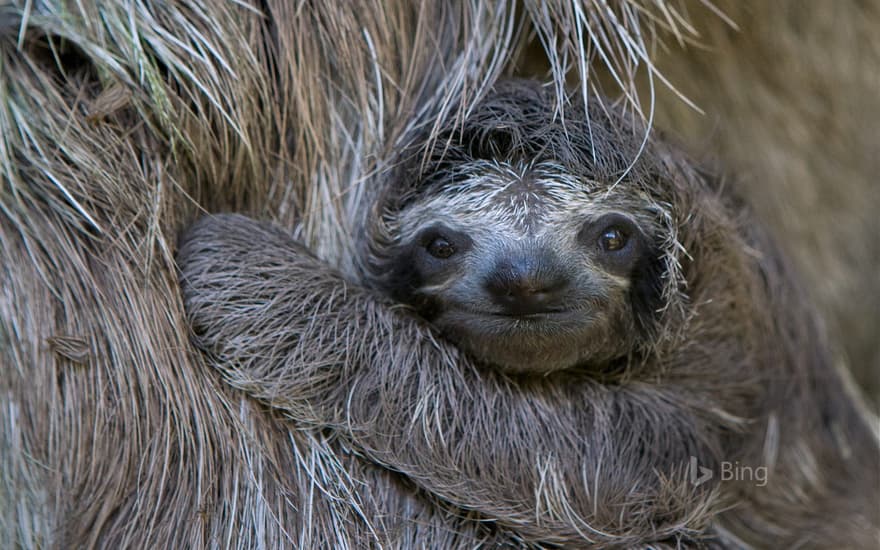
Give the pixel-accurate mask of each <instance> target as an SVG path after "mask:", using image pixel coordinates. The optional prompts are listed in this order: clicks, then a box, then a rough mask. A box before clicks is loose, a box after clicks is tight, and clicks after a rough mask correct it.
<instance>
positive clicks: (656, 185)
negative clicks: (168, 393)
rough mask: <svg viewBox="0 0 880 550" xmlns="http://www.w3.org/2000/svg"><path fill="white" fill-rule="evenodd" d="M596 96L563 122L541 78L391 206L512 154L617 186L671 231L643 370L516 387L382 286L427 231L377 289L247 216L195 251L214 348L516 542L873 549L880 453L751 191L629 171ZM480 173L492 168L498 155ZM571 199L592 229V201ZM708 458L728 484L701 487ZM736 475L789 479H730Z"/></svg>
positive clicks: (297, 408)
mask: <svg viewBox="0 0 880 550" xmlns="http://www.w3.org/2000/svg"><path fill="white" fill-rule="evenodd" d="M592 107H594V108H593V109H589V110H587V109H584V108H583V107H582V106H578V104H577V102H575V103H574V104H573V105H570V106H569V107H567V108H566V111H565V113H564V114H565V116H564V117H560V118H559V119H555V118H554V112H555V107H554V105H553V101H552V95H551V94H548V93H545V92H543V91H542V90H541V88H540V87H539V86H538V85H537V84H528V83H522V82H520V83H505V84H502V85H499V88H498V89H497V90H496V91H493V92H492V93H490V94H489V96H488V97H487V98H486V100H485V102H484V103H483V104H479V105H477V106H476V107H475V108H474V110H473V115H472V116H473V117H474V119H475V120H473V121H472V120H470V119H465V120H464V121H463V122H462V123H460V124H456V123H454V122H453V123H452V124H453V128H454V129H453V130H452V134H451V135H449V137H448V141H447V142H446V144H445V147H444V149H443V151H444V152H445V155H446V156H444V154H443V153H440V154H439V156H438V157H436V158H434V159H432V160H430V161H427V162H425V163H421V166H422V168H421V170H420V172H419V176H420V177H419V176H416V175H415V174H413V173H411V172H408V171H405V170H404V171H401V172H399V173H400V174H403V175H406V176H407V177H404V178H402V179H401V180H394V179H391V180H389V181H388V183H387V185H388V187H389V189H388V192H387V193H385V194H380V196H382V197H383V198H382V199H380V200H382V202H383V204H385V208H384V209H383V208H380V209H379V210H380V211H386V209H387V208H392V211H391V212H387V213H386V217H390V218H394V217H395V216H394V210H393V208H394V207H395V206H396V207H398V208H403V209H404V210H406V209H417V208H418V207H419V204H420V203H419V201H420V200H424V201H426V202H433V201H435V200H441V199H442V197H443V194H444V192H447V193H450V201H455V200H457V197H456V196H455V193H457V192H460V190H457V186H460V185H467V181H468V180H466V179H465V180H459V183H458V184H456V183H455V182H456V180H452V181H451V182H449V181H447V182H445V183H444V181H443V178H444V177H449V174H450V172H451V170H452V167H451V166H450V165H454V164H455V163H456V162H462V163H465V166H468V164H467V162H468V159H470V160H472V158H473V155H474V151H475V150H476V151H479V152H484V151H486V150H491V152H492V154H494V155H496V156H497V160H498V162H499V163H502V162H504V160H505V159H509V158H510V155H514V156H515V157H516V158H521V159H524V160H526V161H528V160H534V161H535V162H540V161H541V160H542V159H545V158H557V159H559V162H560V163H561V165H562V166H563V167H564V168H563V169H562V170H561V171H562V172H563V173H567V174H570V175H571V176H572V179H573V180H575V181H578V182H581V183H580V184H579V185H580V186H581V188H582V192H583V193H584V194H588V192H592V191H595V189H594V188H595V187H598V188H599V189H600V190H602V192H600V193H597V194H596V195H593V198H592V199H591V201H589V204H592V205H593V206H597V205H601V204H603V197H604V201H605V202H604V203H605V204H606V205H607V206H608V207H616V208H618V209H625V210H626V212H627V213H628V214H630V215H632V216H634V217H636V216H639V217H646V218H648V219H650V220H651V221H652V223H654V224H655V225H656V226H657V227H658V228H660V229H659V231H660V232H661V235H659V236H658V238H657V241H658V243H660V244H659V246H661V250H660V251H659V254H660V258H661V262H662V267H661V268H660V270H659V272H658V273H657V274H656V276H657V277H658V281H660V283H659V284H661V285H662V286H663V288H662V292H661V296H662V298H661V300H660V303H658V304H656V308H657V313H658V314H657V317H656V318H652V319H651V320H650V321H647V323H649V324H650V325H651V326H650V328H649V329H648V330H646V331H645V332H644V333H643V334H641V335H640V336H638V337H637V338H636V339H635V340H634V341H630V340H626V341H627V342H632V343H631V348H630V349H629V350H624V352H623V357H622V358H621V359H622V361H621V360H616V361H614V362H610V361H609V362H607V363H602V362H599V363H596V362H594V363H591V364H589V365H586V366H574V367H572V368H569V369H567V370H565V371H562V372H556V373H554V374H553V375H545V376H538V377H535V376H526V377H518V378H516V379H510V378H506V377H505V376H504V375H502V374H499V373H497V372H496V370H495V368H494V367H492V366H491V363H492V357H488V358H486V357H483V359H484V360H485V361H483V364H482V365H476V364H474V363H473V361H472V359H471V358H470V357H469V356H468V355H466V354H464V353H462V352H460V351H459V350H458V349H457V348H455V347H453V345H451V344H450V343H449V342H448V341H446V340H444V339H442V338H439V337H438V336H437V335H436V333H435V332H434V331H433V330H432V328H431V327H430V326H427V325H426V323H425V321H423V320H420V319H419V318H418V317H416V316H414V315H413V314H412V313H411V312H409V311H407V310H406V309H405V308H401V307H400V306H399V304H398V305H396V304H395V303H394V302H393V301H392V300H390V299H389V298H388V297H387V296H386V295H385V294H386V292H388V291H390V290H393V289H394V286H391V287H384V286H383V285H384V284H385V283H384V281H385V280H386V279H385V278H384V277H383V275H384V274H385V273H387V271H388V270H387V268H383V266H384V265H385V264H386V262H385V261H384V258H385V257H386V256H388V255H389V252H390V251H389V250H387V249H384V248H385V247H389V248H393V247H394V246H396V245H397V243H399V241H400V240H406V239H407V238H408V236H407V235H394V234H393V233H394V231H395V230H397V231H399V230H401V228H402V227H406V226H405V225H404V226H394V225H392V226H391V227H392V228H393V229H392V230H391V231H392V235H389V240H388V241H386V242H382V241H378V242H376V243H370V244H371V245H372V246H371V252H372V253H373V255H374V256H376V257H377V259H375V260H373V263H375V265H377V267H378V271H379V272H378V273H377V274H376V279H375V281H376V282H375V283H374V284H375V285H376V287H377V288H375V289H373V290H369V289H367V288H365V287H363V286H360V285H358V284H357V283H352V282H349V281H346V280H345V279H344V278H343V277H342V276H341V275H340V274H339V273H338V272H337V271H335V270H333V269H332V268H330V267H329V266H327V265H326V264H324V263H322V262H321V261H320V260H317V259H316V258H315V257H314V256H313V255H312V254H311V253H310V252H308V250H307V249H306V248H305V247H303V246H302V245H300V244H298V243H297V242H296V241H294V240H292V239H291V238H290V237H288V236H286V235H285V234H284V232H283V231H282V230H280V229H278V228H273V227H271V226H267V225H260V224H258V223H257V222H253V221H251V220H248V219H247V218H244V217H241V216H219V217H208V218H205V219H204V220H202V221H200V222H198V223H197V224H196V225H195V227H194V229H192V230H191V231H189V232H188V233H187V234H186V235H185V237H184V240H183V243H182V247H181V250H180V256H179V262H180V266H181V270H182V273H181V284H182V286H183V290H184V303H185V306H186V307H187V310H188V312H189V314H190V316H191V319H192V322H193V325H194V330H195V332H196V338H197V342H198V343H199V345H200V347H202V348H203V349H204V350H205V351H206V352H208V353H209V355H210V356H211V358H212V362H213V364H214V365H215V366H216V367H217V368H219V369H220V370H221V371H222V372H223V373H224V375H225V377H226V379H227V380H228V381H229V382H230V383H231V384H233V385H234V386H236V387H238V388H241V389H243V390H244V391H245V392H247V393H248V394H250V395H253V396H255V397H258V398H260V399H263V400H266V401H267V402H269V403H270V404H271V405H272V406H273V407H276V408H280V409H282V410H284V411H286V412H287V414H288V415H289V416H290V417H291V418H292V420H293V421H294V423H295V424H296V425H297V426H300V427H310V428H312V429H326V430H330V431H331V432H330V433H335V434H338V436H339V437H340V438H341V439H342V440H343V441H345V442H347V443H348V444H350V445H352V446H353V447H354V448H355V449H357V450H358V451H359V452H361V453H363V454H364V456H365V460H366V462H367V463H375V464H380V465H383V466H385V467H388V468H389V469H390V470H392V471H394V472H398V473H399V474H400V475H402V476H403V477H404V478H405V479H407V480H409V481H411V482H412V483H413V484H415V485H416V486H417V487H420V488H421V489H423V490H424V491H425V494H426V495H431V496H432V497H434V498H437V499H440V500H442V501H445V502H449V503H451V504H452V505H453V506H456V507H458V508H459V509H461V510H462V511H464V510H470V511H474V512H477V513H478V514H479V518H480V520H479V522H480V524H483V525H485V524H487V523H491V524H497V527H496V528H497V533H498V534H499V535H500V536H505V535H506V536H509V537H510V538H511V539H522V540H525V541H527V542H530V543H536V544H563V545H572V546H579V545H584V544H591V545H595V546H596V547H612V546H614V547H616V546H627V547H629V546H634V545H643V546H647V545H650V544H652V543H667V544H677V543H681V542H689V543H691V544H715V545H723V546H730V547H740V546H741V545H756V546H760V545H762V544H766V543H767V542H769V541H772V545H774V546H782V547H803V546H808V547H823V546H826V545H829V544H843V545H844V546H851V547H867V546H869V545H870V544H871V542H872V541H874V540H875V539H876V537H877V536H878V535H880V517H878V513H877V504H878V495H877V493H876V490H875V488H876V485H877V483H880V478H878V474H880V472H878V469H877V464H878V462H877V461H878V459H880V446H878V440H877V437H876V435H875V434H873V433H872V431H871V428H870V426H869V424H868V420H867V419H866V418H864V417H863V416H861V414H860V412H859V410H858V407H857V406H856V404H855V402H854V400H853V396H852V395H851V394H849V392H848V391H847V389H846V388H845V386H844V383H843V381H842V380H841V378H840V376H839V374H838V373H837V372H836V370H835V369H834V367H833V365H832V363H831V360H830V355H829V354H828V352H827V349H826V343H825V342H824V340H823V338H822V335H821V332H820V330H819V326H818V323H817V317H816V315H815V314H814V313H813V311H812V310H811V309H810V307H809V305H808V303H807V302H806V301H805V300H804V299H803V296H802V291H801V290H800V286H799V284H798V281H797V277H796V276H795V275H794V274H793V273H792V272H791V270H790V269H789V267H788V266H787V262H786V260H785V259H784V258H783V257H782V256H781V254H780V253H779V252H778V251H777V249H776V248H775V246H774V245H773V244H772V241H771V240H770V239H768V238H767V237H766V235H765V234H764V232H763V231H762V229H761V228H760V226H759V225H758V224H757V223H756V222H755V219H754V217H753V216H752V215H751V214H750V212H749V211H748V209H747V208H746V207H745V206H744V205H743V204H742V202H741V201H739V200H738V199H737V198H736V197H735V196H732V195H731V194H730V191H729V190H728V189H726V188H725V187H724V186H722V185H720V184H719V182H718V181H715V180H712V179H707V177H706V176H704V175H701V174H700V173H698V172H697V171H695V170H694V169H693V168H691V167H690V166H689V163H688V162H687V160H686V159H684V158H683V157H681V156H680V155H678V154H677V153H675V151H674V150H672V149H670V148H668V147H666V146H664V145H663V144H660V143H656V142H655V141H652V142H651V143H649V144H648V146H647V147H644V148H642V151H641V154H640V155H639V158H638V161H637V162H636V163H635V164H634V165H630V164H629V161H628V160H627V159H629V158H632V153H633V151H635V150H636V149H638V148H639V147H640V141H639V139H638V136H639V135H640V134H639V132H638V131H637V130H636V129H634V128H633V125H632V124H631V123H630V122H629V121H627V120H626V118H625V117H622V116H620V115H619V114H617V113H614V112H609V111H606V112H603V111H602V110H601V109H599V108H598V107H597V106H596V105H594V106H592ZM586 112H590V113H591V114H590V115H589V116H585V113H586ZM486 113H491V116H485V115H486ZM517 119H521V124H520V125H518V126H514V122H515V121H516V120H517ZM560 120H566V121H567V122H566V123H564V124H563V123H562V122H560ZM511 128H514V129H513V130H511ZM499 132H500V133H501V134H502V135H501V136H499V135H498V133H499ZM511 134H513V135H511ZM440 135H441V136H443V135H446V134H445V133H444V132H442V131H441V133H440ZM469 166H470V170H471V171H472V172H474V173H471V174H470V175H471V176H474V177H475V178H476V176H477V175H478V174H479V171H480V170H481V169H482V168H481V166H480V165H479V164H477V165H474V164H470V165H469ZM435 171H439V172H437V173H435ZM621 174H625V176H624V177H621ZM476 179H478V180H479V178H476ZM462 182H463V183H462ZM450 184H451V185H450ZM401 196H402V197H403V199H402V201H403V202H401V199H400V198H398V197H401ZM438 197H439V198H438ZM458 200H460V198H458ZM572 200H573V202H574V205H573V208H572V210H571V211H569V215H570V216H572V217H576V216H578V215H579V214H582V213H583V212H579V211H578V205H581V207H580V208H581V210H584V209H585V208H587V207H586V206H583V205H584V204H585V203H586V202H587V200H586V199H582V200H581V201H578V200H577V199H572ZM389 205H390V206H389ZM538 207H540V205H539V206H538ZM491 212H492V209H491V208H489V209H488V213H486V214H485V215H486V217H482V216H483V214H484V213H483V212H473V213H472V217H471V219H469V220H467V222H466V223H467V224H468V225H466V226H465V229H467V228H468V227H479V226H480V224H481V223H485V224H492V223H497V222H495V221H494V220H493V219H492V217H491ZM587 213H588V211H587ZM404 217H405V215H404ZM378 221H379V220H377V223H378ZM462 223H465V222H464V221H462ZM380 227H381V226H380ZM557 227H558V230H559V231H566V227H565V226H564V225H559V224H557ZM382 230H383V231H388V230H389V228H388V227H383V228H382ZM368 234H369V233H368ZM395 237H396V238H395ZM497 238H498V239H503V238H505V236H498V237H497ZM570 258H571V259H572V260H571V261H574V260H573V258H574V255H573V254H572V255H571V256H570ZM468 276H469V275H468V274H462V275H461V277H468ZM528 337H529V336H528V334H523V336H522V338H524V339H528ZM450 338H451V340H452V343H453V344H454V342H455V341H456V340H457V339H460V338H461V334H460V333H453V334H452V335H451V336H450ZM510 345H511V346H517V345H520V343H519V342H510ZM559 345H569V343H567V342H565V341H561V342H560V344H559ZM468 347H469V348H471V349H472V346H471V345H469V346H468ZM615 359H617V358H615ZM548 360H549V359H548ZM486 363H489V364H488V365H487V364H486ZM692 461H694V463H695V464H698V465H700V466H701V467H703V468H708V469H710V470H712V471H714V472H715V478H714V479H713V480H711V481H709V482H707V483H704V484H696V483H694V478H693V477H691V476H690V475H689V470H688V468H693V467H694V466H692V465H691V462H692ZM724 464H730V465H733V464H735V465H736V467H737V468H738V469H739V471H744V470H745V469H748V471H749V472H754V471H756V469H758V468H763V470H758V471H766V472H767V475H768V477H767V478H766V479H765V480H763V482H761V481H760V480H757V479H753V478H744V477H742V476H739V477H736V478H732V479H724V478H723V475H722V473H723V471H724V468H726V466H724ZM364 490H365V491H368V492H369V491H371V490H372V488H369V487H365V488H364ZM793 495H797V497H795V498H794V499H793V498H792V496H793ZM817 518H822V520H821V522H818V521H817ZM468 524H469V523H468V521H467V520H463V523H462V524H461V525H468ZM456 525H459V524H458V523H455V522H453V523H452V524H451V525H450V527H449V528H450V529H453V530H463V529H464V527H456Z"/></svg>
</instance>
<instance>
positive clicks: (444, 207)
mask: <svg viewBox="0 0 880 550" xmlns="http://www.w3.org/2000/svg"><path fill="white" fill-rule="evenodd" d="M432 187H433V189H432V190H431V192H430V193H429V194H426V195H423V196H422V197H420V198H419V199H418V200H416V201H415V202H414V203H412V204H411V205H409V206H408V207H407V208H405V209H404V211H403V212H401V213H400V216H399V218H398V222H399V227H400V230H401V233H402V234H404V235H411V234H413V233H414V232H417V231H418V230H419V229H421V228H422V227H426V226H429V225H433V224H437V223H440V224H445V225H450V226H454V227H457V228H458V229H463V230H467V231H472V230H480V229H481V230H483V231H486V232H488V233H489V234H492V233H498V232H503V233H504V234H506V235H509V236H513V237H516V236H522V237H525V236H531V235H539V234H541V233H545V232H552V231H559V230H565V229H567V228H568V227H569V226H572V227H573V226H574V225H576V224H579V223H581V222H582V221H583V220H584V219H585V218H588V217H591V216H593V215H599V214H601V213H604V212H606V211H609V210H613V209H615V208H614V207H615V206H617V207H626V206H629V205H626V204H624V203H623V202H622V201H619V200H614V199H615V198H616V195H612V194H611V193H610V191H609V186H608V185H607V184H606V185H603V184H601V183H600V182H596V181H590V180H586V179H584V178H581V177H578V176H576V175H574V174H572V173H570V172H569V171H567V170H565V169H564V168H563V167H562V166H561V165H559V164H557V163H554V162H548V161H544V162H539V163H534V162H518V163H506V162H498V161H482V160H481V161H474V162H470V163H467V164H465V165H463V166H459V167H457V168H456V172H455V173H449V174H446V181H444V182H440V183H435V184H434V185H433V186H432Z"/></svg>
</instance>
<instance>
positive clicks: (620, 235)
mask: <svg viewBox="0 0 880 550" xmlns="http://www.w3.org/2000/svg"><path fill="white" fill-rule="evenodd" d="M628 241H629V236H628V235H627V234H626V232H625V231H624V230H622V229H621V228H619V227H615V226H611V227H608V228H606V229H604V230H603V231H602V234H601V235H599V246H600V247H601V248H602V250H604V251H605V252H616V251H618V250H620V249H622V248H623V247H625V246H626V243H627V242H628Z"/></svg>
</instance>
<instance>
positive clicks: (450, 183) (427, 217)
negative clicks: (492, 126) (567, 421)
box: [377, 120, 662, 373]
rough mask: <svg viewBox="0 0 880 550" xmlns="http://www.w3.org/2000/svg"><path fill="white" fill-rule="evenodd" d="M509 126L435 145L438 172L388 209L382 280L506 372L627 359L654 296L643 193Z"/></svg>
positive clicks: (652, 240)
mask: <svg viewBox="0 0 880 550" xmlns="http://www.w3.org/2000/svg"><path fill="white" fill-rule="evenodd" d="M528 122H529V121H528V120H525V121H523V120H520V121H517V122H516V125H517V126H521V125H523V124H528ZM516 131H517V127H516V126H511V127H508V128H504V127H502V129H496V130H493V131H492V132H489V133H487V134H485V135H480V136H474V138H473V139H475V140H479V141H478V142H476V143H474V142H470V143H467V144H466V146H465V147H462V148H461V150H455V151H449V150H448V149H447V150H445V151H444V153H443V154H444V155H446V158H445V159H443V164H444V165H443V166H441V167H440V170H438V171H437V172H435V173H433V174H431V175H430V177H429V178H427V181H425V182H424V184H423V185H424V186H423V187H422V188H421V190H420V192H417V193H416V194H415V195H414V196H410V197H408V201H409V202H408V204H405V205H403V207H402V208H401V209H400V210H399V211H397V212H393V213H391V214H389V215H388V216H387V219H386V224H387V226H388V227H389V229H388V231H389V232H390V233H392V234H394V235H398V236H399V240H398V242H397V243H396V245H395V246H393V247H392V250H391V252H390V255H389V257H388V258H387V260H386V263H385V265H382V263H381V262H380V265H381V267H380V268H379V269H378V270H377V271H378V272H380V273H390V276H388V277H385V278H384V280H380V281H379V284H380V286H383V287H384V288H385V289H386V290H387V291H388V292H390V293H391V294H392V295H393V296H394V298H395V299H397V300H399V301H401V302H404V303H408V304H411V305H414V306H415V307H416V308H417V310H418V311H419V313H420V314H421V315H422V316H423V317H425V318H426V319H428V320H429V321H430V322H431V323H432V324H433V325H434V326H435V327H437V328H438V329H440V330H441V331H442V332H443V333H444V335H445V336H446V337H447V338H449V339H450V340H452V341H454V342H456V343H457V344H458V345H459V346H461V347H462V348H463V349H465V350H467V351H468V352H470V353H471V354H472V355H473V356H474V357H475V358H477V359H480V360H481V361H484V362H486V363H490V364H493V365H496V366H498V367H501V368H503V369H505V370H508V371H510V372H524V373H549V372H551V371H557V370H560V369H565V368H570V367H580V366H583V367H587V368H589V367H594V368H595V367H599V366H607V365H608V364H609V363H612V362H613V361H615V360H617V359H624V358H626V357H627V356H628V355H630V354H631V353H632V352H633V351H634V350H637V349H638V348H639V342H641V341H646V340H648V339H649V335H648V334H647V332H648V331H649V329H650V327H651V325H652V322H653V318H654V317H655V316H656V310H657V308H658V307H659V306H660V289H661V285H662V281H661V280H660V275H661V273H660V251H659V243H658V237H657V234H658V233H659V231H658V228H657V225H656V221H655V220H654V218H655V212H654V211H652V209H651V204H650V202H648V203H647V204H646V205H639V207H638V208H633V197H632V193H631V191H630V190H629V189H627V188H626V187H625V186H618V187H617V188H615V187H614V186H611V188H610V189H609V186H608V185H607V183H608V182H607V181H596V180H595V179H593V178H590V177H586V178H585V177H578V175H577V174H573V173H572V171H571V170H570V169H568V168H566V167H565V166H563V165H561V164H560V162H559V161H558V160H556V158H554V157H555V155H556V154H557V151H554V150H553V149H552V148H549V147H547V146H548V145H551V144H544V143H526V142H525V141H521V142H520V141H516V140H517V139H518V138H519V136H517V135H516V134H515V132H516ZM520 131H525V132H528V129H527V128H524V129H520ZM501 143H503V144H504V145H501ZM501 147H506V148H507V151H505V153H502V152H501V151H500V148H501ZM487 153H489V155H487ZM453 155H454V159H453V158H451V157H452V156H453ZM621 174H622V172H621Z"/></svg>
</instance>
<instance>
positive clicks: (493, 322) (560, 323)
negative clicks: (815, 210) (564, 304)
mask: <svg viewBox="0 0 880 550" xmlns="http://www.w3.org/2000/svg"><path fill="white" fill-rule="evenodd" d="M444 316H445V317H447V319H449V320H452V319H454V320H455V321H453V322H454V324H459V323H462V324H467V325H471V326H472V328H473V329H477V332H482V331H481V330H479V329H488V330H490V331H491V332H497V331H498V329H502V330H504V331H506V330H516V329H518V328H520V329H539V328H540V329H541V331H542V332H545V331H547V330H550V331H551V332H552V329H554V328H557V329H560V330H563V331H565V332H568V331H570V330H572V329H575V330H576V329H577V328H580V327H586V326H589V325H590V324H591V323H592V322H593V320H594V316H593V315H591V314H590V313H589V312H588V311H583V310H575V309H558V310H548V311H539V312H528V313H514V312H504V311H485V310H477V309H470V308H460V309H459V308H456V309H449V310H447V311H446V314H445V315H444Z"/></svg>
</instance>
